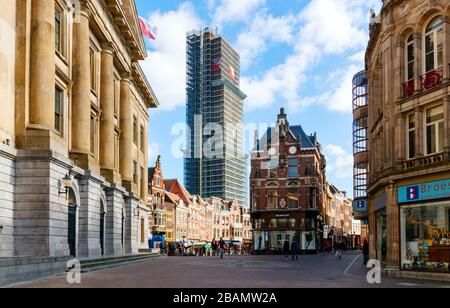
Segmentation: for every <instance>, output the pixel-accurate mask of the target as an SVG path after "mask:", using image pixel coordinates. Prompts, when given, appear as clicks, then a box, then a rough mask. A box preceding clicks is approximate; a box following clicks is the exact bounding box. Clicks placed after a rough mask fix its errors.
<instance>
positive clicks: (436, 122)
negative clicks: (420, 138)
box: [423, 105, 445, 156]
mask: <svg viewBox="0 0 450 308" xmlns="http://www.w3.org/2000/svg"><path fill="white" fill-rule="evenodd" d="M440 106H442V105H436V106H433V107H430V108H427V109H426V110H425V113H424V121H423V122H424V134H423V135H424V153H426V155H427V156H428V155H435V154H438V153H441V152H442V151H440V150H439V148H440V142H439V136H440V135H439V123H443V124H445V123H444V122H445V121H444V120H445V118H443V119H442V120H439V121H435V122H432V123H430V124H429V123H427V113H428V110H431V109H434V108H437V107H440ZM442 107H443V108H445V107H444V106H442ZM433 125H434V126H435V128H436V137H435V144H436V152H434V153H428V140H427V139H428V136H427V128H428V126H433ZM444 138H445V125H444ZM444 142H445V141H444ZM443 148H444V145H442V149H443Z"/></svg>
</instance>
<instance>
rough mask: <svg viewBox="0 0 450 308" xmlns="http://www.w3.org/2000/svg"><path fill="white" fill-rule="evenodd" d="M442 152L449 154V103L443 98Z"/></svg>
mask: <svg viewBox="0 0 450 308" xmlns="http://www.w3.org/2000/svg"><path fill="white" fill-rule="evenodd" d="M443 104H444V151H446V152H447V153H448V152H450V101H449V98H448V97H446V98H444V102H443Z"/></svg>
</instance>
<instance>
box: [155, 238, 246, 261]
mask: <svg viewBox="0 0 450 308" xmlns="http://www.w3.org/2000/svg"><path fill="white" fill-rule="evenodd" d="M243 249H244V248H243V247H242V246H239V247H237V246H233V245H232V244H231V243H228V244H227V243H226V242H225V241H224V239H223V238H220V240H218V241H217V240H216V239H213V240H212V241H211V242H209V243H206V244H203V245H202V244H197V245H195V244H194V243H193V242H190V241H188V240H185V239H183V240H182V241H179V242H174V243H166V242H164V241H163V242H161V243H160V253H161V255H169V256H220V258H223V257H224V255H225V253H229V254H230V255H232V254H242V253H244V252H243ZM246 251H247V252H250V250H246Z"/></svg>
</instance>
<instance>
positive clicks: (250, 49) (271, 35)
mask: <svg viewBox="0 0 450 308" xmlns="http://www.w3.org/2000/svg"><path fill="white" fill-rule="evenodd" d="M295 23H296V18H295V17H294V16H293V15H287V16H281V17H273V16H272V15H268V14H267V13H266V12H265V11H261V12H259V13H258V14H257V15H256V16H255V17H254V18H253V19H252V22H251V24H250V25H249V29H248V30H246V31H244V32H242V33H241V34H240V35H239V37H238V39H237V44H236V49H237V50H238V52H239V54H240V56H241V67H242V68H244V69H245V68H247V67H248V66H249V65H250V64H251V63H252V61H253V60H254V59H255V58H256V57H257V56H258V55H260V54H262V53H264V52H265V51H267V49H268V43H269V42H276V43H290V42H292V41H293V30H294V26H295Z"/></svg>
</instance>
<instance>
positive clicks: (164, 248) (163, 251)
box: [159, 241, 166, 255]
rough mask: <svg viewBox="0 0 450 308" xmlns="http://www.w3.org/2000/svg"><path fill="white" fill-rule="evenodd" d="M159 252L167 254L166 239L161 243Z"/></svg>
mask: <svg viewBox="0 0 450 308" xmlns="http://www.w3.org/2000/svg"><path fill="white" fill-rule="evenodd" d="M159 252H160V254H161V255H165V254H166V243H165V242H164V241H161V244H160V245H159Z"/></svg>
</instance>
